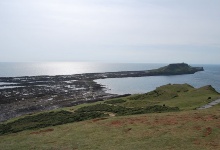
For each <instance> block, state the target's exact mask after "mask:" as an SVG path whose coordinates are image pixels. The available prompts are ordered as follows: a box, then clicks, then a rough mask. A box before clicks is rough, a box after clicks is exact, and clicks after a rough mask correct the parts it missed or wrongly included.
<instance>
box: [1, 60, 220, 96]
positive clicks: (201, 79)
mask: <svg viewBox="0 0 220 150" xmlns="http://www.w3.org/2000/svg"><path fill="white" fill-rule="evenodd" d="M166 65H168V64H157V63H94V62H19V63H15V62H1V63H0V77H18V76H39V75H49V76H54V75H72V74H82V73H100V72H116V71H140V70H150V69H157V68H159V67H163V66H166ZM190 65H191V66H194V67H204V71H201V72H196V73H195V74H188V75H172V76H148V77H132V78H131V77H129V78H109V79H98V80H95V81H96V82H97V83H99V84H101V85H103V86H104V87H105V90H106V92H107V93H111V94H137V93H146V92H149V91H152V90H154V89H155V88H156V87H159V86H162V85H165V84H169V83H171V84H183V83H188V84H190V85H192V86H194V87H195V88H199V87H202V86H206V85H211V86H213V87H214V88H215V89H216V91H218V92H220V64H215V65H214V64H190ZM0 84H4V83H1V82H0Z"/></svg>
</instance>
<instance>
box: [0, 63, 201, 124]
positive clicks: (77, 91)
mask: <svg viewBox="0 0 220 150" xmlns="http://www.w3.org/2000/svg"><path fill="white" fill-rule="evenodd" d="M177 65H178V66H179V64H177ZM181 65H182V64H181ZM168 67H169V66H168ZM171 67H173V64H172V66H171ZM184 67H185V64H184ZM188 67H189V70H185V71H184V72H183V71H182V70H181V71H180V72H176V71H175V72H172V71H171V72H170V71H169V70H168V69H169V68H168V69H165V70H164V68H159V69H156V70H147V71H122V72H105V73H85V74H75V75H57V76H23V77H0V122H2V121H5V120H8V119H10V118H13V117H17V116H21V115H24V114H30V113H35V112H39V111H42V110H52V109H56V108H61V107H67V106H74V105H78V104H82V103H88V102H95V101H101V100H105V99H109V98H114V97H120V95H116V94H109V93H106V92H105V87H103V86H102V85H100V84H97V83H96V82H95V81H94V80H96V79H105V78H124V77H143V76H156V75H179V74H189V73H195V72H197V71H202V70H203V68H198V67H194V68H193V67H190V66H188ZM122 96H127V95H122Z"/></svg>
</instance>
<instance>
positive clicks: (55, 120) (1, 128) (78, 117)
mask: <svg viewBox="0 0 220 150" xmlns="http://www.w3.org/2000/svg"><path fill="white" fill-rule="evenodd" d="M103 116H105V114H104V113H100V112H89V113H86V112H84V113H72V112H68V111H64V110H61V111H58V112H47V113H41V114H38V115H34V116H27V117H24V118H21V119H18V120H16V121H14V122H10V123H6V124H0V134H5V133H15V132H19V131H23V130H27V129H38V128H43V127H48V126H55V125H61V124H66V123H71V122H78V121H83V120H88V119H93V118H98V117H103Z"/></svg>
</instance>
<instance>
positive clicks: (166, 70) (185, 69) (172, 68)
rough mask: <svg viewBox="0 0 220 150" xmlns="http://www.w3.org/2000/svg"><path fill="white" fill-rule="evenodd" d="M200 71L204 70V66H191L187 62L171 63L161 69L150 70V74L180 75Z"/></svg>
mask: <svg viewBox="0 0 220 150" xmlns="http://www.w3.org/2000/svg"><path fill="white" fill-rule="evenodd" d="M198 71H204V69H203V67H191V66H190V65H188V64H185V63H177V64H169V65H168V66H165V67H161V68H159V69H154V70H150V71H149V72H148V73H149V74H150V75H180V74H193V73H195V72H198Z"/></svg>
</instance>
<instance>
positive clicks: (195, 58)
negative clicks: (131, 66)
mask: <svg viewBox="0 0 220 150" xmlns="http://www.w3.org/2000/svg"><path fill="white" fill-rule="evenodd" d="M32 61H33V62H42V61H43V62H46V61H92V62H122V63H176V62H186V63H193V64H220V0H0V62H32Z"/></svg>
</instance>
